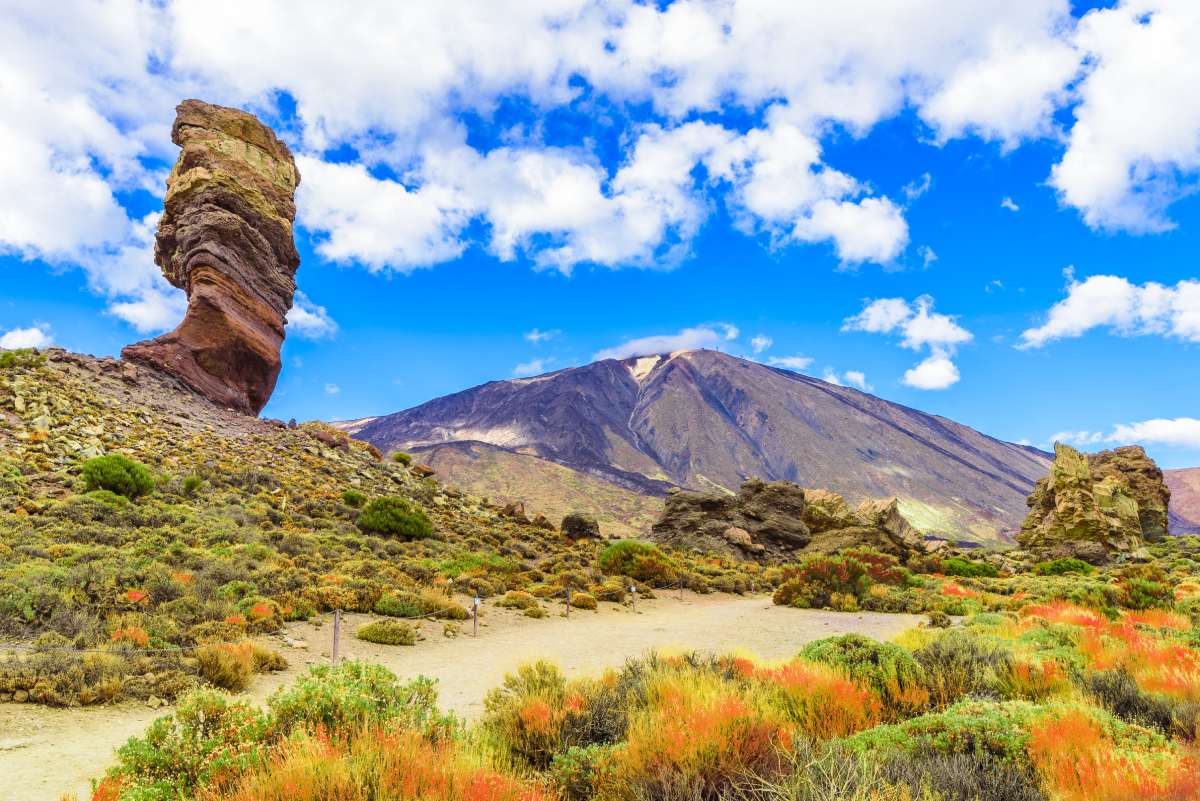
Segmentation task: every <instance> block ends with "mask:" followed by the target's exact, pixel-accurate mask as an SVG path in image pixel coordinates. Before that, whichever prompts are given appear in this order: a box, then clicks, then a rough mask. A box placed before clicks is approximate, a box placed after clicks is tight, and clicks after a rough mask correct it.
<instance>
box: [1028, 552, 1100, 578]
mask: <svg viewBox="0 0 1200 801" xmlns="http://www.w3.org/2000/svg"><path fill="white" fill-rule="evenodd" d="M1095 570H1096V568H1094V567H1092V566H1091V565H1089V564H1088V563H1087V562H1085V561H1083V560H1082V559H1075V558H1074V557H1070V556H1064V557H1063V558H1061V559H1051V560H1050V561H1049V562H1038V563H1037V564H1036V565H1035V566H1034V568H1033V572H1034V573H1037V574H1038V575H1039V576H1065V575H1068V574H1071V573H1079V574H1081V575H1085V576H1086V575H1087V574H1088V573H1092V572H1094V571H1095Z"/></svg>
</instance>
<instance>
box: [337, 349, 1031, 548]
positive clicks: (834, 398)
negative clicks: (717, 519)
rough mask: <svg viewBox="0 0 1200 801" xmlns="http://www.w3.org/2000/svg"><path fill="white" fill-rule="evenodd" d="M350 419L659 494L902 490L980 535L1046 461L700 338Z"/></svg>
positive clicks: (996, 534)
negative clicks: (677, 348)
mask: <svg viewBox="0 0 1200 801" xmlns="http://www.w3.org/2000/svg"><path fill="white" fill-rule="evenodd" d="M348 430H352V431H354V432H355V435H356V436H358V437H360V438H362V439H366V440H368V441H369V442H371V443H373V444H374V445H376V446H377V447H379V448H380V449H382V450H385V451H390V450H397V449H399V450H408V449H410V448H427V447H433V446H438V445H445V444H447V443H453V442H482V443H487V444H488V445H491V446H493V447H499V448H504V449H507V450H509V451H512V452H515V453H520V454H528V455H531V456H536V457H539V458H541V459H545V460H548V461H551V462H555V463H556V464H559V465H565V466H567V467H570V468H573V469H575V470H578V471H581V472H583V473H586V474H588V475H589V476H595V477H598V478H602V479H604V480H606V481H609V482H612V483H614V484H617V485H619V486H621V487H625V488H629V489H633V490H636V491H638V492H643V493H648V494H655V495H660V496H661V495H665V494H666V491H667V490H668V489H669V488H670V487H671V486H679V487H684V488H688V489H694V490H705V491H706V490H710V489H714V488H723V489H725V490H728V491H730V492H736V491H737V489H738V488H739V487H740V486H741V485H742V482H743V481H745V480H747V479H750V478H761V479H763V480H766V481H777V480H784V481H791V482H793V483H796V484H799V485H801V486H806V487H827V488H829V489H830V490H832V491H834V492H837V493H839V494H841V495H842V496H844V497H845V498H847V499H848V500H849V501H850V502H851V503H855V504H856V503H858V502H859V501H861V500H863V499H866V498H879V497H899V498H901V499H902V501H904V505H905V511H906V513H909V514H910V516H913V515H916V517H913V519H914V520H917V519H918V518H919V522H920V524H921V529H922V530H923V531H925V532H927V533H929V534H938V535H942V536H945V537H948V538H951V539H966V540H973V541H976V542H997V541H1003V540H1004V534H1005V533H1009V534H1011V533H1015V532H1016V531H1017V530H1018V529H1019V527H1020V524H1021V520H1022V519H1023V518H1024V516H1025V510H1026V508H1025V498H1026V496H1028V494H1029V491H1030V489H1032V487H1033V484H1034V482H1035V481H1037V479H1038V478H1040V477H1042V476H1044V475H1045V474H1046V470H1047V468H1048V467H1049V464H1050V459H1049V456H1048V454H1045V453H1043V452H1042V451H1038V450H1035V449H1033V448H1026V447H1022V446H1020V445H1013V444H1010V443H1007V442H1001V441H999V440H996V439H993V438H991V437H988V436H985V435H983V434H980V433H979V432H978V431H974V430H973V429H971V428H968V427H967V426H964V425H961V424H959V423H955V422H953V421H951V420H947V419H945V418H943V417H936V416H934V415H930V414H925V413H924V412H920V411H917V410H916V409H910V408H907V407H905V406H900V405H899V404H895V403H889V402H888V401H885V400H883V399H881V398H877V397H875V396H873V395H869V394H866V393H864V392H859V391H858V390H855V389H851V388H849V387H840V386H835V385H832V384H829V383H826V382H824V381H820V380H818V379H815V378H810V377H808V376H803V375H798V374H796V373H793V372H788V371H786V370H778V369H775V368H772V367H767V366H765V365H762V364H758V363H755V362H750V361H746V360H744V359H738V358H735V357H733V356H729V355H726V354H723V353H718V352H716V351H708V350H695V351H684V352H681V353H674V354H663V355H659V356H648V357H642V358H631V359H625V360H621V361H617V360H611V359H610V360H605V361H601V362H596V363H594V364H589V365H586V366H584V367H578V368H572V369H568V370H560V371H558V372H554V373H550V374H547V375H543V376H537V377H535V378H522V379H514V380H511V381H495V382H492V383H489V384H484V385H482V386H479V387H476V388H474V389H469V390H466V391H465V392H459V393H457V394H455V395H449V396H447V397H444V398H438V399H437V400H432V401H430V402H428V403H426V404H424V405H422V406H418V407H416V408H413V409H409V410H408V411H404V412H399V413H396V414H391V415H387V416H384V417H379V418H375V419H372V420H369V421H365V422H362V421H360V422H356V423H354V424H352V427H350V428H348ZM461 472H463V471H460V474H461ZM459 480H460V481H461V475H460V476H459ZM511 481H512V483H514V484H516V483H518V482H519V477H517V476H514V477H512V478H511ZM464 486H467V487H470V486H471V485H470V483H469V482H466V483H464ZM535 491H536V492H541V490H540V489H539V490H535V489H534V488H531V489H530V491H529V492H527V493H524V494H525V495H526V496H527V497H532V495H534V494H535ZM513 494H514V495H520V494H521V493H519V492H517V491H516V489H515V488H514V492H513Z"/></svg>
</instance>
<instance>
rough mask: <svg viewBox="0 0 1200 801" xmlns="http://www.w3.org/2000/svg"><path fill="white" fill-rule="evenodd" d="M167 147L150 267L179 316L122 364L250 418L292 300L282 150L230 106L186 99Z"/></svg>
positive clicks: (289, 188) (292, 170) (273, 375)
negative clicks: (175, 294) (183, 301)
mask: <svg viewBox="0 0 1200 801" xmlns="http://www.w3.org/2000/svg"><path fill="white" fill-rule="evenodd" d="M171 141H173V142H174V143H175V144H177V145H179V146H180V147H181V148H182V150H181V152H180V154H179V159H178V161H176V162H175V166H174V168H173V169H172V170H171V174H170V176H169V177H168V178H167V194H166V197H165V198H164V201H163V216H162V218H161V219H160V220H159V223H158V234H157V237H156V239H155V243H154V260H155V262H156V263H157V264H158V266H159V267H160V268H162V271H163V275H164V276H165V277H166V279H167V280H168V281H170V282H171V284H172V285H174V286H177V287H179V288H180V289H183V290H184V291H186V292H187V297H188V308H187V314H186V315H185V316H184V318H183V322H181V323H180V324H179V327H178V328H176V329H175V330H174V331H171V332H170V333H168V334H164V335H162V336H160V337H157V338H155V339H151V340H147V341H145V342H138V343H137V344H134V345H130V346H128V347H127V348H125V349H124V350H123V351H122V352H121V356H122V357H123V358H125V359H127V360H129V361H133V362H138V363H139V364H143V365H147V366H149V367H152V368H154V369H156V370H159V371H162V372H164V373H169V374H172V375H174V376H176V377H177V378H179V379H180V380H181V381H183V383H185V384H187V386H189V387H190V388H192V389H193V390H195V391H196V392H198V393H200V394H201V395H204V396H206V397H207V398H209V399H210V400H212V401H213V402H214V403H217V404H220V405H222V406H227V407H229V408H232V409H236V410H238V411H242V412H246V413H249V414H258V412H259V411H260V410H261V409H262V408H263V406H265V405H266V403H267V400H268V399H269V398H270V397H271V393H272V391H274V389H275V381H276V379H277V378H278V377H279V369H280V359H279V351H280V347H281V346H282V345H283V338H284V324H285V319H286V317H287V313H288V310H289V309H291V307H292V296H293V294H295V291H296V281H295V274H296V269H297V268H298V267H299V266H300V257H299V255H298V254H297V253H296V246H295V243H294V242H293V239H292V222H293V220H294V219H295V217H296V205H295V202H294V199H293V198H294V195H295V191H296V186H297V184H299V183H300V174H299V172H297V170H296V164H295V162H294V161H293V160H292V154H291V152H290V151H289V150H288V148H287V145H285V144H283V142H281V141H279V139H278V138H276V136H275V134H274V133H272V131H271V129H270V128H268V127H267V126H265V125H263V124H262V123H261V122H259V121H258V119H257V118H255V117H254V116H253V115H252V114H248V113H246V112H244V111H239V110H237V109H232V108H225V107H223V106H214V105H210V104H208V103H203V102H201V101H199V100H185V101H184V102H182V103H180V104H179V106H178V108H177V109H176V117H175V125H174V127H173V128H172V129H171Z"/></svg>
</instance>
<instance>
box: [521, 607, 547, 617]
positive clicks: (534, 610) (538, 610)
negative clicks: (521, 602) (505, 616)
mask: <svg viewBox="0 0 1200 801" xmlns="http://www.w3.org/2000/svg"><path fill="white" fill-rule="evenodd" d="M521 614H523V615H524V616H525V617H532V618H537V619H539V620H540V619H541V618H544V617H548V616H549V613H548V612H547V611H546V610H545V609H543V608H542V607H540V606H531V607H529V608H528V609H526V610H524V611H522V612H521Z"/></svg>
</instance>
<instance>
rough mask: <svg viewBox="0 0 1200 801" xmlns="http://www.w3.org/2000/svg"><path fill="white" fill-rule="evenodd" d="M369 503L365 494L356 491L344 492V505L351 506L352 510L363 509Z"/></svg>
mask: <svg viewBox="0 0 1200 801" xmlns="http://www.w3.org/2000/svg"><path fill="white" fill-rule="evenodd" d="M366 502H367V496H366V494H365V493H362V492H359V491H358V490H355V489H347V490H342V503H344V504H346V505H347V506H349V507H350V508H351V509H361V508H363V505H364V504H366Z"/></svg>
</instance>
